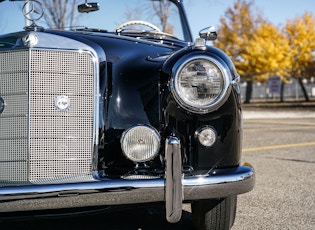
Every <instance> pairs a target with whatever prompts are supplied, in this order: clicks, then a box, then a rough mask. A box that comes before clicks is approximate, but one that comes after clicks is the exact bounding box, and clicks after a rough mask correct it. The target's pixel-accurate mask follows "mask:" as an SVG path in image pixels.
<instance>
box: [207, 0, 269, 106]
mask: <svg viewBox="0 0 315 230" xmlns="http://www.w3.org/2000/svg"><path fill="white" fill-rule="evenodd" d="M252 6H253V2H246V1H244V0H237V1H236V2H235V3H234V5H233V8H228V9H227V10H226V12H225V15H224V17H221V18H220V23H221V25H220V26H219V28H218V39H217V40H216V41H214V43H213V44H214V46H216V47H218V48H220V49H222V50H224V51H225V52H226V53H227V54H228V55H229V56H230V57H231V59H232V61H233V62H234V64H235V67H236V69H237V71H238V72H239V74H240V75H241V78H242V79H243V80H245V81H246V82H247V88H246V97H245V103H249V101H250V98H251V93H252V84H253V80H254V79H253V75H252V70H249V69H248V66H246V65H244V61H246V60H244V53H245V52H246V47H247V46H248V45H249V43H250V40H251V39H252V36H253V34H254V33H255V31H256V29H257V27H258V26H259V25H260V24H261V23H262V22H263V19H262V17H261V16H260V15H259V14H258V16H256V17H254V15H253V13H252ZM256 15H257V14H256Z"/></svg>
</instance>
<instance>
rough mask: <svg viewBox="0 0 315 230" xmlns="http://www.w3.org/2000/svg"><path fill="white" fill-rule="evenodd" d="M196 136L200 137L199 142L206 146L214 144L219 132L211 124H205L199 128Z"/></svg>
mask: <svg viewBox="0 0 315 230" xmlns="http://www.w3.org/2000/svg"><path fill="white" fill-rule="evenodd" d="M195 136H196V138H198V141H199V143H200V144H202V145H203V146H205V147H210V146H212V145H213V144H214V142H215V141H216V139H217V133H216V131H215V129H214V128H212V127H211V126H204V127H202V128H200V129H198V130H197V131H196V132H195Z"/></svg>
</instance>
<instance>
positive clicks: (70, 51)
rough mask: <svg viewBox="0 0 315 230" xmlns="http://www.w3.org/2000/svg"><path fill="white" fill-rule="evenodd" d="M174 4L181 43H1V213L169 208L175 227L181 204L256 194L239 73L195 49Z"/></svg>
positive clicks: (115, 38)
mask: <svg viewBox="0 0 315 230" xmlns="http://www.w3.org/2000/svg"><path fill="white" fill-rule="evenodd" d="M172 2H173V3H175V5H176V6H177V7H179V12H181V13H180V18H181V22H182V23H183V30H184V33H183V34H184V38H185V39H184V40H180V39H176V38H175V37H174V36H172V35H168V34H166V33H165V32H160V31H158V32H156V31H153V32H150V31H149V32H143V31H141V32H135V31H133V30H132V31H127V32H125V31H124V30H122V31H120V30H119V31H116V32H107V31H98V30H94V29H93V30H92V29H88V28H86V29H84V28H83V29H80V30H78V29H74V30H72V31H61V30H45V29H43V28H40V27H37V26H36V25H35V24H33V25H32V26H30V27H27V28H26V31H21V32H17V33H12V34H6V35H1V36H0V83H1V85H0V99H1V101H0V102H1V112H0V128H1V130H2V131H3V134H0V213H6V215H5V216H8V213H12V214H13V213H15V212H17V211H19V212H20V211H28V210H44V209H45V210H50V209H58V208H76V207H77V208H79V207H95V206H103V205H119V204H122V205H125V204H140V203H152V202H160V201H165V202H166V210H167V217H166V218H167V219H168V221H170V222H176V221H178V220H179V219H180V216H181V212H179V211H178V209H180V210H181V208H180V207H181V204H182V202H194V201H198V200H204V199H217V198H225V197H232V196H236V195H238V194H242V193H245V192H248V191H250V190H251V189H252V188H253V186H254V181H255V174H254V170H253V168H252V167H250V166H249V165H247V166H240V163H241V151H242V150H241V143H242V110H241V105H240V91H239V85H238V81H239V75H238V74H237V72H236V70H235V67H234V65H233V63H232V62H231V60H230V59H229V57H228V56H227V55H226V54H225V53H224V52H222V51H221V50H219V49H217V48H215V47H212V46H207V45H206V44H205V41H204V40H203V39H201V38H199V40H198V39H197V40H196V41H195V43H192V42H191V35H190V34H191V33H190V31H189V28H188V24H187V21H186V17H185V13H184V10H183V3H182V1H172ZM83 8H84V10H88V9H85V6H83ZM133 23H134V22H133ZM136 23H138V21H137V22H136ZM141 23H142V24H143V22H141ZM200 42H201V43H200ZM187 76H188V77H187ZM20 84H21V85H20ZM212 97H213V99H212ZM205 101H210V102H209V103H208V102H207V103H206V102H205ZM195 107H196V108H195ZM8 130H11V131H8ZM2 131H1V132H2ZM208 135H209V136H208ZM20 139H21V141H19V140H20ZM21 142H23V143H24V142H25V144H21ZM148 143H149V144H148ZM10 145H13V146H15V145H16V146H17V147H14V148H12V149H11V147H9V146H10ZM46 152H47V153H46ZM14 167H17V168H16V169H15V168H14ZM19 167H20V168H19ZM178 194H182V195H178ZM173 212H174V213H175V214H174V213H173ZM173 214H174V215H173Z"/></svg>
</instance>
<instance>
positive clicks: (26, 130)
mask: <svg viewBox="0 0 315 230" xmlns="http://www.w3.org/2000/svg"><path fill="white" fill-rule="evenodd" d="M96 60H97V59H96V58H95V54H94V53H92V52H90V51H79V50H55V49H51V50H50V49H39V48H32V49H18V50H11V51H1V52H0V97H2V98H3V99H4V101H5V109H4V111H3V112H2V113H1V114H0V130H1V131H0V186H2V185H3V186H5V185H10V184H11V185H14V184H16V185H19V184H30V183H33V184H48V183H49V184H50V183H72V182H80V181H91V180H94V178H93V176H92V168H93V159H94V152H95V146H96V145H97V143H96V141H97V128H96V127H98V124H97V120H98V119H97V114H98V66H97V63H96ZM60 95H66V96H67V97H68V98H69V99H70V100H71V107H70V109H69V110H68V111H58V110H57V109H56V108H55V105H54V101H55V98H56V97H58V96H60Z"/></svg>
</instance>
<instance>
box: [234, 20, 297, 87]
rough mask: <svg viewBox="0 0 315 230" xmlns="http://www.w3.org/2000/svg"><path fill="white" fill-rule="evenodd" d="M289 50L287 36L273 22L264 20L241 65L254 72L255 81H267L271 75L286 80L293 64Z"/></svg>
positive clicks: (243, 55)
mask: <svg viewBox="0 0 315 230" xmlns="http://www.w3.org/2000/svg"><path fill="white" fill-rule="evenodd" d="M289 51H290V45H289V40H288V38H287V36H286V35H285V34H284V33H282V32H281V31H280V30H278V29H277V28H276V27H275V26H274V25H273V24H271V23H269V22H263V23H262V24H261V25H260V26H259V27H258V28H257V29H256V30H255V32H254V33H253V35H252V38H251V40H250V41H249V43H248V45H247V47H246V48H245V51H244V53H243V54H242V57H243V60H244V61H243V62H242V63H240V65H243V69H246V70H247V71H248V72H249V73H252V75H253V77H254V80H255V81H258V82H266V80H267V79H268V77H269V76H270V75H277V76H280V78H281V80H282V81H283V82H285V81H287V78H288V76H289V69H290V67H291V65H292V62H291V60H292V54H291V53H290V52H289Z"/></svg>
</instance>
